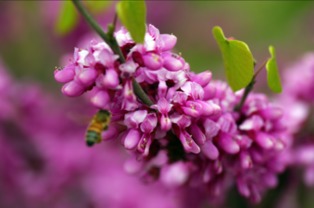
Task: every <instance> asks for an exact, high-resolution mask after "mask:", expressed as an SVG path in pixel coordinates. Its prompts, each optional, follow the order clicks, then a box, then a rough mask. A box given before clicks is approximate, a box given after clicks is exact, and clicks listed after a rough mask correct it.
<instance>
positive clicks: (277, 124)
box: [55, 25, 291, 202]
mask: <svg viewBox="0 0 314 208" xmlns="http://www.w3.org/2000/svg"><path fill="white" fill-rule="evenodd" d="M115 37H116V39H117V42H118V44H119V46H120V48H121V50H122V53H123V54H124V56H125V59H126V62H125V63H122V64H121V63H120V62H119V60H118V57H117V56H116V55H115V54H113V52H112V51H111V50H110V49H109V47H108V45H107V44H106V43H103V42H99V43H91V45H90V46H89V47H88V48H87V49H76V50H75V53H74V58H73V61H71V62H70V63H69V64H68V65H67V66H66V67H65V68H64V69H63V70H61V71H56V72H55V77H56V79H57V81H60V82H63V83H65V85H64V86H67V85H70V86H73V87H72V88H70V89H69V90H68V91H65V90H63V93H64V94H66V95H68V96H79V95H81V94H82V93H86V94H88V95H89V96H90V98H91V99H90V101H91V103H92V104H93V105H94V106H95V107H98V108H101V109H106V110H109V111H110V112H111V114H112V120H111V123H110V125H109V126H112V127H109V129H110V128H111V129H113V130H111V129H110V133H108V134H110V136H111V137H112V138H119V139H121V141H122V144H123V146H124V148H125V149H126V150H128V151H129V152H130V153H131V154H132V155H133V157H134V158H130V159H129V160H128V162H127V163H126V166H125V169H126V170H127V172H129V173H133V174H138V175H139V176H140V177H142V178H143V179H144V180H145V181H148V182H151V181H156V180H160V181H161V182H162V183H164V184H165V185H167V186H168V187H172V188H175V189H178V188H182V187H195V186H197V187H201V188H200V189H201V190H206V192H209V193H210V195H212V197H209V198H211V199H215V198H216V199H217V198H223V196H224V195H226V192H227V191H228V190H229V189H230V187H231V186H232V185H233V184H235V185H236V186H237V188H238V190H239V192H240V193H241V195H243V196H245V197H247V198H250V199H251V200H252V201H255V202H258V201H260V199H261V196H262V194H263V193H264V192H265V191H266V190H268V189H269V188H272V187H274V186H275V185H276V183H277V179H276V177H277V175H278V174H279V173H280V172H282V171H283V170H284V169H285V167H286V165H287V161H286V157H285V154H286V151H287V150H288V149H289V147H290V145H291V136H290V134H289V131H288V130H287V128H286V125H285V123H284V122H283V119H282V118H283V110H282V109H281V108H280V107H278V106H275V105H274V104H271V103H270V102H269V101H268V100H267V98H266V97H265V96H264V95H261V94H250V95H249V97H248V99H247V100H246V102H245V103H244V105H243V107H242V109H241V110H240V111H235V110H234V109H235V108H236V105H237V104H238V103H239V102H240V99H241V96H242V92H237V93H234V92H232V90H231V89H230V87H229V86H228V85H227V84H226V83H224V82H219V81H212V80H211V79H212V74H211V72H209V71H205V72H202V73H200V74H195V73H193V72H191V71H190V68H189V64H188V63H186V62H185V61H184V59H183V58H182V57H181V56H179V55H177V54H175V53H173V52H172V51H171V49H172V48H173V47H174V46H175V43H176V41H177V40H176V38H175V36H173V35H166V34H160V33H159V31H158V30H157V29H156V28H155V27H154V26H152V25H149V26H147V32H146V35H145V41H144V43H143V44H136V43H134V42H133V40H132V39H131V36H130V34H129V33H128V31H126V30H125V29H123V28H122V29H121V30H119V31H117V32H116V33H115ZM72 66H74V67H72ZM73 68H74V73H73V72H72V71H73ZM66 70H72V71H69V72H65V71H66ZM92 71H93V72H92ZM63 73H64V75H62V74H63ZM81 74H83V75H84V76H83V75H81ZM85 74H86V77H85ZM95 74H96V76H95ZM63 76H65V77H66V78H63ZM81 76H82V77H81ZM68 77H71V78H72V79H69V78H68ZM133 79H135V80H136V81H137V82H138V83H139V84H140V86H141V87H142V88H143V89H144V91H145V93H146V94H147V96H148V97H149V99H150V100H151V101H152V102H153V103H154V104H153V105H151V106H147V105H145V104H144V103H142V102H141V100H139V99H138V98H137V97H136V95H135V93H134V92H133V85H132V80H133ZM64 80H66V81H64ZM78 86H80V87H78ZM64 88H65V87H64ZM105 132H106V131H105ZM108 138H109V137H104V139H108Z"/></svg>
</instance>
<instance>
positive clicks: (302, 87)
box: [277, 53, 314, 186]
mask: <svg viewBox="0 0 314 208" xmlns="http://www.w3.org/2000/svg"><path fill="white" fill-rule="evenodd" d="M313 80H314V53H308V54H306V55H304V57H302V59H301V60H299V61H297V62H296V63H294V64H293V65H292V66H291V67H289V68H288V69H286V71H285V74H284V83H283V85H284V88H285V91H284V93H283V94H282V95H281V96H280V97H278V98H277V102H278V103H282V104H284V106H285V108H286V115H285V120H286V122H287V125H288V126H289V129H291V130H292V133H293V134H294V137H295V138H296V139H295V142H294V145H293V149H292V150H291V153H290V157H291V164H290V165H291V166H293V167H294V168H295V167H301V168H302V169H304V181H305V183H306V185H309V186H313V185H314V155H313V150H314V140H313V139H314V131H313V124H314V123H313V122H314V120H313V109H314V106H313V101H314V96H313V89H314V84H313Z"/></svg>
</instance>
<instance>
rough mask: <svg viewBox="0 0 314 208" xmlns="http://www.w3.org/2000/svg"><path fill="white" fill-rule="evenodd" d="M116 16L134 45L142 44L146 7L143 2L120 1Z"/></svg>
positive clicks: (140, 0)
mask: <svg viewBox="0 0 314 208" xmlns="http://www.w3.org/2000/svg"><path fill="white" fill-rule="evenodd" d="M116 9H117V14H118V17H119V19H120V20H121V22H122V24H123V25H124V26H125V27H126V28H127V29H128V30H129V32H130V33H131V36H132V38H133V40H134V41H135V42H136V43H143V42H144V36H145V31H146V25H145V24H146V5H145V1H144V0H138V1H120V2H119V3H118V4H117V8H116Z"/></svg>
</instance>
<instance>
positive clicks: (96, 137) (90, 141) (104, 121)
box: [85, 110, 111, 146]
mask: <svg viewBox="0 0 314 208" xmlns="http://www.w3.org/2000/svg"><path fill="white" fill-rule="evenodd" d="M110 117H111V115H110V112H109V111H106V110H99V111H98V112H97V114H96V115H95V116H94V117H93V119H92V121H91V122H90V124H89V126H88V128H87V131H86V136H85V140H86V144H87V146H93V145H94V144H96V143H100V142H101V132H102V131H103V130H106V129H107V128H108V125H109V123H110Z"/></svg>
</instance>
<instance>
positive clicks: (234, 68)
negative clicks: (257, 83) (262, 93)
mask: <svg viewBox="0 0 314 208" xmlns="http://www.w3.org/2000/svg"><path fill="white" fill-rule="evenodd" d="M212 32H213V35H214V38H215V39H216V42H217V43H218V46H219V48H220V51H221V53H222V57H223V61H224V66H225V71H226V75H227V81H228V83H229V85H230V86H231V88H232V90H233V91H237V90H240V89H242V88H244V87H246V86H247V85H248V84H249V83H250V82H251V81H252V78H253V74H254V59H253V55H252V53H251V51H250V49H249V47H248V45H247V44H246V43H244V42H242V41H239V40H232V39H227V38H226V37H225V36H224V33H223V31H222V29H221V28H220V27H218V26H215V27H214V28H213V31H212Z"/></svg>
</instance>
